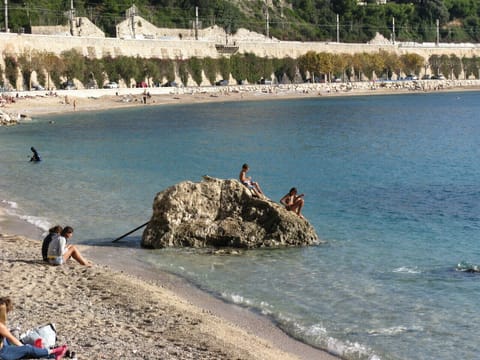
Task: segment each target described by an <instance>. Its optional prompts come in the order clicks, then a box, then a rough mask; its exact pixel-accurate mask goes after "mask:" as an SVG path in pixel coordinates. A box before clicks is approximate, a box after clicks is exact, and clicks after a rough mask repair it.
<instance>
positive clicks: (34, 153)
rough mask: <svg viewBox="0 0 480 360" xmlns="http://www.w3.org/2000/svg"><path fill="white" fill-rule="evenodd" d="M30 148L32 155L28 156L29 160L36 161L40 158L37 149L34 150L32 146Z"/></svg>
mask: <svg viewBox="0 0 480 360" xmlns="http://www.w3.org/2000/svg"><path fill="white" fill-rule="evenodd" d="M30 150H32V153H33V155H32V157H31V158H30V161H34V162H37V161H41V160H42V159H40V155H38V152H37V150H35V148H34V147H33V146H32V147H31V148H30Z"/></svg>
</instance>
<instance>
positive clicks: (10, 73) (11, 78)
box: [5, 55, 18, 89]
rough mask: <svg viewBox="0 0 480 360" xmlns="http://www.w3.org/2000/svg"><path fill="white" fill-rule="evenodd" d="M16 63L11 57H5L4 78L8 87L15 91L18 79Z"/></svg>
mask: <svg viewBox="0 0 480 360" xmlns="http://www.w3.org/2000/svg"><path fill="white" fill-rule="evenodd" d="M17 69H18V62H17V59H15V57H13V56H12V55H7V56H5V77H6V78H7V80H8V82H9V83H10V85H11V86H12V87H13V88H14V89H15V88H16V86H17V78H18V70H17Z"/></svg>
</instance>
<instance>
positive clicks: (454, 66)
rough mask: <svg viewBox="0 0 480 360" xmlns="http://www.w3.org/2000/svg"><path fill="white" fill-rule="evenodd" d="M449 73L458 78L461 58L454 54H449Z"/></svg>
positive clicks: (460, 70)
mask: <svg viewBox="0 0 480 360" xmlns="http://www.w3.org/2000/svg"><path fill="white" fill-rule="evenodd" d="M450 66H451V73H452V75H453V76H455V78H456V79H460V74H461V73H462V60H461V59H460V58H459V57H458V56H457V55H455V54H451V55H450Z"/></svg>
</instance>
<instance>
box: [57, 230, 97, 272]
mask: <svg viewBox="0 0 480 360" xmlns="http://www.w3.org/2000/svg"><path fill="white" fill-rule="evenodd" d="M72 236H73V228H72V227H70V226H65V228H64V229H63V230H62V233H61V234H60V236H53V238H52V241H51V242H50V245H48V262H49V263H50V264H52V265H62V264H63V263H65V262H67V260H68V259H70V258H74V259H75V260H76V261H77V262H78V263H79V264H81V265H85V266H89V267H90V266H92V263H91V262H90V261H88V260H87V259H85V258H84V257H83V256H82V254H81V253H80V250H78V248H77V247H76V246H75V245H67V240H68V239H70V238H71V237H72Z"/></svg>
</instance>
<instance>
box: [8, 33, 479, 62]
mask: <svg viewBox="0 0 480 360" xmlns="http://www.w3.org/2000/svg"><path fill="white" fill-rule="evenodd" d="M229 43H231V44H233V43H235V45H236V46H238V52H239V53H254V54H255V55H257V56H262V57H271V58H283V57H287V56H289V57H292V58H297V57H299V56H301V55H303V54H305V53H306V52H307V51H311V50H312V51H316V52H324V51H325V52H330V53H347V54H355V53H362V52H368V53H372V52H378V51H379V50H385V51H389V52H394V53H397V54H399V55H401V54H405V53H417V54H419V55H421V56H423V57H424V58H425V59H428V58H429V57H430V56H431V55H433V54H437V55H443V54H446V55H451V54H455V55H457V56H458V57H460V58H461V57H464V56H466V57H472V56H474V55H475V56H480V45H479V44H458V45H452V44H440V45H439V46H436V45H435V44H419V43H397V44H347V43H334V42H331V43H329V42H299V41H279V40H273V39H264V40H260V39H258V40H255V39H253V40H245V37H244V36H241V37H240V36H238V37H235V36H232V37H231V38H230V39H229ZM216 44H218V40H215V38H214V37H209V38H205V39H202V40H178V39H119V38H104V37H72V36H68V35H63V36H59V35H32V34H14V33H0V51H1V53H2V54H3V55H5V54H13V55H18V54H22V53H24V52H28V51H33V50H36V51H39V52H52V53H54V54H57V55H60V54H61V53H62V52H63V51H65V50H71V49H76V50H77V51H79V52H80V53H81V54H83V55H84V56H90V57H95V58H102V57H104V56H107V55H111V56H114V57H115V56H119V55H124V56H133V57H136V56H139V57H142V58H160V59H188V58H191V57H194V56H195V57H199V58H204V57H212V58H218V57H221V56H222V54H220V53H219V52H218V51H217V49H216V47H215V45H216Z"/></svg>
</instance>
